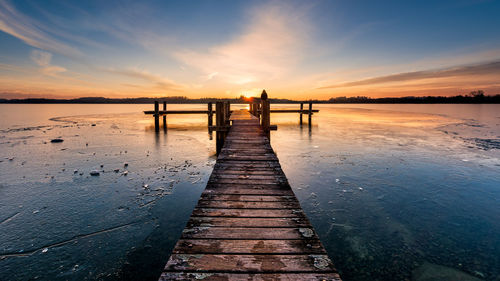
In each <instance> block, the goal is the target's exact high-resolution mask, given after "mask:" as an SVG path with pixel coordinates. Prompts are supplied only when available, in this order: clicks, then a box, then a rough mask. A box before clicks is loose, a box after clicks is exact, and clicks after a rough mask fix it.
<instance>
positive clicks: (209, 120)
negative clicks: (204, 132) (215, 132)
mask: <svg viewBox="0 0 500 281" xmlns="http://www.w3.org/2000/svg"><path fill="white" fill-rule="evenodd" d="M213 116H214V113H213V111H212V103H211V102H209V103H208V131H209V132H211V130H210V127H211V126H213V122H214V119H213Z"/></svg>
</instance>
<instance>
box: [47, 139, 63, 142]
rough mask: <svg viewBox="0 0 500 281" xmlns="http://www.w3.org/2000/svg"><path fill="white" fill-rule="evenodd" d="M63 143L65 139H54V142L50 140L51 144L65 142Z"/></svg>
mask: <svg viewBox="0 0 500 281" xmlns="http://www.w3.org/2000/svg"><path fill="white" fill-rule="evenodd" d="M63 141H64V140H63V139H53V140H50V142H51V143H56V142H63Z"/></svg>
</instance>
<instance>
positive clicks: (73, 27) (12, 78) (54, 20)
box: [0, 0, 500, 99]
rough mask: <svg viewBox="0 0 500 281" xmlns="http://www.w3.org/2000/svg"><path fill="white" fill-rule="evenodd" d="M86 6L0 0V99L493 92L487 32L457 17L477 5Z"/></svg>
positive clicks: (493, 49) (497, 60)
mask: <svg viewBox="0 0 500 281" xmlns="http://www.w3.org/2000/svg"><path fill="white" fill-rule="evenodd" d="M94 4H95V6H96V7H97V8H96V10H92V9H90V10H85V7H83V6H82V7H80V6H78V4H77V3H73V4H64V5H62V4H61V5H57V4H53V5H51V6H38V7H36V9H33V7H29V5H30V4H27V5H24V6H16V2H11V1H7V0H0V43H1V44H0V51H1V53H0V98H27V97H46V98H74V97H88V96H104V97H111V98H113V97H144V96H146V97H163V96H187V97H190V98H198V97H237V96H240V95H246V96H252V95H258V94H259V93H260V92H261V91H262V89H266V90H267V91H268V93H269V95H270V96H271V97H276V98H289V99H329V98H331V97H338V96H348V97H349V96H368V97H401V96H422V95H445V96H447V95H448V96H449V95H458V94H465V93H468V92H470V91H472V90H478V89H482V90H484V91H485V92H486V94H498V93H500V79H499V77H500V39H499V37H498V34H497V31H494V28H491V22H489V23H488V22H486V21H485V22H484V23H483V22H481V21H480V20H479V21H475V22H474V23H470V22H465V21H463V17H462V16H464V14H465V13H473V12H474V11H475V10H474V9H477V10H478V12H480V11H482V13H483V14H484V13H486V12H487V11H489V10H488V9H491V7H488V6H487V4H481V5H482V6H481V5H479V4H477V5H476V4H475V5H472V6H468V7H461V6H454V5H453V4H450V3H447V4H446V5H444V4H436V3H435V4H426V5H437V6H439V5H443V7H440V8H442V9H445V10H446V9H448V10H449V11H455V12H456V11H459V13H455V14H453V13H450V14H449V15H448V14H440V13H437V12H433V10H432V9H430V8H435V7H428V8H429V9H424V11H425V12H422V13H426V14H421V15H420V16H425V17H426V18H428V19H429V21H432V20H434V21H435V22H433V23H432V24H431V23H422V22H421V21H419V20H417V18H416V19H415V21H412V18H411V14H408V15H404V16H402V15H398V14H386V13H387V9H385V8H383V7H378V6H376V7H369V6H370V5H361V6H356V5H354V6H352V7H351V6H350V4H346V3H343V4H340V3H336V4H335V5H334V4H333V3H323V2H311V3H303V2H276V1H269V2H260V3H258V4H257V3H248V2H234V3H232V4H231V5H229V4H227V3H226V5H222V4H214V5H213V7H212V6H211V7H209V8H207V7H199V6H200V5H192V4H189V3H187V4H186V3H183V2H179V3H177V4H175V3H169V4H170V6H169V7H168V8H167V7H162V6H161V5H160V6H158V7H155V6H151V5H148V4H145V3H136V4H131V3H128V4H127V5H123V6H119V7H115V6H113V5H107V4H106V3H102V2H97V3H94ZM72 5H76V6H75V7H73V6H72ZM218 5H219V6H218ZM407 5H410V4H407ZM26 6H28V7H26ZM68 7H69V8H68ZM392 8H393V9H396V10H397V9H399V10H400V12H401V13H404V12H405V11H406V8H407V7H405V6H404V5H403V6H401V7H392ZM203 9H205V10H206V9H212V10H211V12H210V13H207V12H206V11H205V10H203ZM100 10H104V11H106V13H102V12H100ZM341 11H342V12H341ZM191 13H192V14H193V15H191ZM228 13H229V14H228ZM460 13H464V14H460ZM103 14H104V15H106V16H103ZM162 14H165V16H162ZM222 15H224V17H221V16H222ZM495 21H498V20H495ZM465 26H466V27H467V28H465ZM167 27H168V28H167ZM388 30H390V31H391V32H388ZM467 36H468V37H470V38H473V39H471V40H464V38H467Z"/></svg>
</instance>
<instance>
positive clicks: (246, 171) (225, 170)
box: [212, 167, 281, 176]
mask: <svg viewBox="0 0 500 281" xmlns="http://www.w3.org/2000/svg"><path fill="white" fill-rule="evenodd" d="M212 174H213V175H216V176H219V175H250V176H253V175H281V173H280V172H279V171H274V170H269V169H261V170H250V169H241V168H229V167H227V168H220V169H217V170H214V171H213V172H212Z"/></svg>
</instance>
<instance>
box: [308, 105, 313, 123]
mask: <svg viewBox="0 0 500 281" xmlns="http://www.w3.org/2000/svg"><path fill="white" fill-rule="evenodd" d="M312 109H313V103H312V101H310V102H309V116H308V120H307V122H308V123H307V124H308V125H309V130H311V125H312V124H311V119H312V114H313V113H312Z"/></svg>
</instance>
